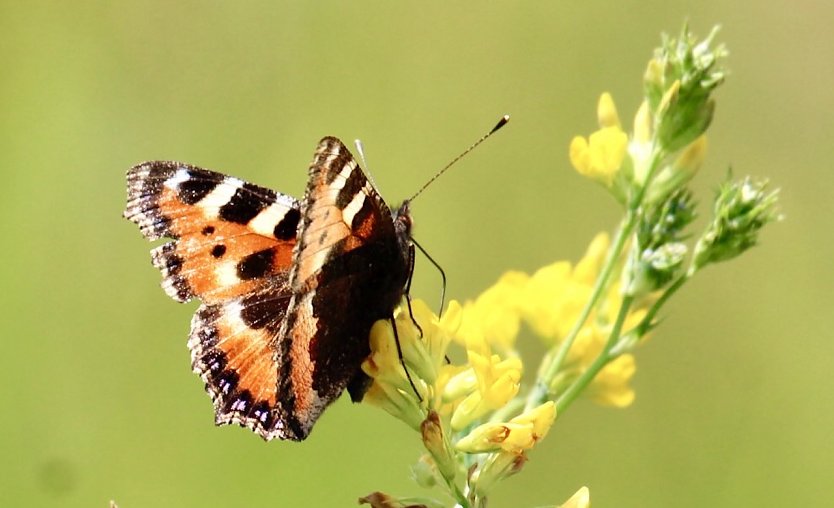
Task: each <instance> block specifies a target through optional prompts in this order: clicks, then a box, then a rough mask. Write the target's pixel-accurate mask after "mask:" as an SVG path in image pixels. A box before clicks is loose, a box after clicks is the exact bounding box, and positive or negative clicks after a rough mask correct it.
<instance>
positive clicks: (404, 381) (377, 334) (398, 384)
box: [362, 300, 460, 430]
mask: <svg viewBox="0 0 834 508" xmlns="http://www.w3.org/2000/svg"><path fill="white" fill-rule="evenodd" d="M411 309H412V311H413V314H414V319H415V320H416V321H417V322H418V323H419V325H420V328H421V329H422V336H421V334H420V330H418V329H417V327H416V326H415V324H414V322H413V321H412V316H411V314H410V313H409V311H408V307H406V306H404V307H402V308H401V309H400V310H399V312H398V313H397V315H396V318H395V323H396V326H397V336H396V337H395V336H394V330H393V328H392V327H391V323H390V322H389V321H387V320H380V321H377V322H376V323H374V325H373V327H372V328H371V334H370V339H369V340H370V346H371V354H370V356H368V358H367V359H365V361H364V362H362V370H363V371H364V372H365V374H367V375H368V376H369V377H371V378H372V379H373V383H372V384H371V387H370V388H369V389H368V391H367V393H366V394H365V397H364V399H363V400H364V401H366V402H368V403H370V404H373V405H376V406H379V407H381V408H382V409H384V410H385V411H387V412H389V413H391V414H392V415H394V416H396V417H397V418H399V419H401V420H403V421H404V422H406V423H407V424H408V425H409V426H410V427H412V428H414V429H417V430H419V429H420V424H421V423H422V422H423V420H424V419H425V417H426V414H427V413H426V411H427V409H430V408H431V407H430V406H431V405H433V404H434V403H435V401H437V400H439V396H438V394H437V392H436V384H437V382H438V380H439V378H441V377H442V375H441V374H442V371H443V370H444V369H443V367H445V358H446V350H447V348H448V345H449V342H450V341H451V337H450V334H449V330H451V329H454V328H456V326H457V324H456V322H457V321H459V316H460V311H459V305H458V304H457V302H451V303H450V304H449V309H450V311H449V312H448V313H447V314H448V316H447V317H444V319H442V320H440V319H438V318H437V316H435V315H434V313H432V312H431V310H429V308H428V306H427V305H426V304H425V303H424V302H423V301H422V300H414V301H412V303H411ZM397 339H399V344H400V348H401V349H402V359H400V355H399V352H398V350H397V342H396V341H397ZM403 362H404V363H405V364H406V366H407V367H408V374H406V371H405V369H403V365H402V364H403ZM409 378H410V381H409ZM412 382H413V386H412ZM415 389H416V390H417V393H415Z"/></svg>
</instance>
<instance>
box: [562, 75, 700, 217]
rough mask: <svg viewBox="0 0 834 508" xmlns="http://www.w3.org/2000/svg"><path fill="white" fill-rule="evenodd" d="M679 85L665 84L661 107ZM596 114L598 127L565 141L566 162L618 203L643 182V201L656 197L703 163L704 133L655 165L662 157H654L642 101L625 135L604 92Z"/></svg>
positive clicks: (652, 127) (652, 130) (651, 126)
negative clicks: (628, 132) (566, 146)
mask: <svg viewBox="0 0 834 508" xmlns="http://www.w3.org/2000/svg"><path fill="white" fill-rule="evenodd" d="M679 88H680V84H679V83H677V84H673V86H672V87H670V89H669V90H668V91H667V93H666V95H665V96H664V97H663V101H662V102H661V108H663V107H664V105H667V104H668V103H669V102H670V101H673V100H675V98H676V97H677V95H676V94H677V93H678V91H679ZM667 109H668V106H667ZM597 119H598V122H599V126H600V128H599V130H597V131H596V132H593V133H592V134H591V135H590V136H588V137H587V138H585V137H583V136H576V137H574V138H573V139H572V140H571V143H570V148H569V155H570V161H571V164H572V165H573V167H574V168H575V169H576V171H577V172H579V174H581V175H583V176H587V177H589V178H591V179H592V180H595V181H597V182H599V183H601V184H603V185H604V186H605V187H606V188H608V189H609V190H610V191H611V192H612V193H613V194H614V196H615V197H617V199H619V200H620V201H621V202H625V201H626V199H627V198H628V197H630V196H633V194H634V193H635V192H636V191H637V190H638V189H639V188H642V187H644V186H645V185H646V184H647V183H648V184H649V187H648V188H647V189H646V200H647V201H648V202H654V201H657V200H659V199H661V198H662V197H663V196H665V195H667V194H668V193H669V192H670V191H671V190H672V189H675V188H678V187H680V186H681V185H683V184H684V183H686V182H687V181H689V180H690V179H691V178H692V177H693V176H694V175H695V173H696V172H697V170H698V168H700V167H701V164H702V163H703V160H704V156H705V154H706V146H707V143H706V136H704V135H700V136H698V137H697V138H696V139H695V140H694V141H691V142H690V143H688V144H686V145H685V147H684V148H683V149H682V150H680V151H677V150H676V151H675V153H674V155H675V157H673V158H672V159H671V160H670V161H668V162H667V161H664V162H663V164H660V165H658V167H655V164H657V161H658V160H662V159H664V157H662V156H661V157H658V155H659V154H658V153H657V151H658V150H661V149H662V147H659V146H658V142H657V139H656V122H657V119H656V118H655V117H654V116H653V115H652V112H651V111H650V108H649V103H648V102H647V101H643V103H642V104H641V105H640V108H638V110H637V114H636V115H635V117H634V130H633V133H632V136H631V138H630V139H629V136H628V134H626V133H625V132H624V131H623V129H622V126H621V124H620V118H619V115H618V114H617V108H616V106H615V105H614V99H613V98H612V97H611V95H610V94H609V93H607V92H606V93H603V94H602V95H601V96H600V98H599V102H598V104H597ZM626 155H628V157H626ZM661 155H663V154H661Z"/></svg>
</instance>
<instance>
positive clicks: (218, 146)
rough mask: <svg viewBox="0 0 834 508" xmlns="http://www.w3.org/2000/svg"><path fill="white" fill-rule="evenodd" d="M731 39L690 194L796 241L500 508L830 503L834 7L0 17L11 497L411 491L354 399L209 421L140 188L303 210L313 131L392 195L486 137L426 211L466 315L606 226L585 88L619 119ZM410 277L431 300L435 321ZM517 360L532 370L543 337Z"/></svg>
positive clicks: (716, 283)
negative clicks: (259, 196)
mask: <svg viewBox="0 0 834 508" xmlns="http://www.w3.org/2000/svg"><path fill="white" fill-rule="evenodd" d="M685 19H688V20H689V21H690V24H691V26H692V29H693V30H694V31H695V32H696V33H698V34H700V35H702V36H703V35H706V34H707V33H708V32H709V30H710V28H711V27H712V25H713V24H715V23H720V24H722V25H723V30H722V32H721V35H720V40H723V41H724V42H726V43H727V44H728V46H729V48H730V50H731V58H730V60H729V62H728V65H729V67H730V68H731V70H732V74H731V75H730V78H729V80H728V82H727V83H726V85H725V86H723V87H722V88H721V89H720V91H719V93H718V96H717V97H718V110H717V115H716V118H715V122H714V125H713V127H712V129H711V136H710V151H709V155H708V158H707V162H706V164H705V166H704V168H703V170H702V172H701V173H700V174H699V175H698V177H697V180H696V181H695V183H694V187H695V189H696V191H697V192H698V193H699V197H700V199H701V201H702V203H706V202H708V201H709V200H710V198H711V196H712V190H713V189H714V188H715V186H716V185H717V183H718V182H719V181H720V180H721V178H722V177H723V176H724V174H725V171H726V169H727V167H728V166H729V165H732V166H733V168H734V170H735V171H736V173H737V174H748V173H749V174H755V175H760V176H769V177H771V178H772V181H773V182H774V183H775V184H776V185H777V186H780V187H782V188H783V194H782V198H783V210H784V211H785V213H786V216H787V220H786V221H784V222H782V223H780V224H778V225H775V226H773V227H770V228H768V230H767V231H765V233H764V235H763V241H762V245H761V246H760V247H758V248H756V249H755V250H753V251H751V252H750V253H749V255H746V256H744V257H743V258H742V259H741V260H739V261H737V262H733V263H732V264H727V265H721V266H717V267H712V268H710V269H708V270H707V271H706V272H704V273H703V274H702V276H699V277H698V278H697V279H696V280H695V281H694V282H693V283H692V284H691V285H689V286H688V287H686V288H685V290H684V291H683V292H682V293H681V294H680V295H679V297H677V298H676V299H675V300H674V301H673V302H672V304H671V305H670V306H669V308H668V309H667V312H666V317H667V319H666V320H665V322H664V323H663V326H662V327H661V328H660V330H659V331H658V333H657V334H656V335H655V337H654V338H653V339H652V341H650V342H649V343H648V344H647V345H646V347H644V348H643V349H642V350H641V351H640V352H639V355H638V373H637V376H636V378H635V379H634V386H635V387H636V390H637V400H636V402H635V404H634V405H633V407H631V408H629V409H627V410H615V409H608V408H600V407H595V406H593V405H592V404H590V403H587V402H583V403H579V404H576V405H575V406H573V407H572V408H571V410H570V411H569V412H567V413H565V414H564V415H562V417H561V418H560V420H559V421H558V422H557V424H556V426H555V427H554V430H553V431H552V433H551V434H550V435H549V436H548V438H547V440H546V441H544V442H543V443H542V445H541V446H540V448H538V449H537V450H535V452H534V453H533V454H532V455H531V460H530V462H529V463H528V464H527V466H526V468H525V471H524V472H523V473H522V474H521V475H519V476H517V477H515V478H513V479H511V480H510V481H507V482H505V483H504V484H503V485H502V486H501V487H500V488H499V489H498V491H497V492H496V494H495V496H494V498H493V503H492V505H494V506H496V507H500V506H536V505H542V504H547V503H560V502H562V501H563V500H565V499H566V498H567V497H568V496H570V495H571V494H572V493H573V492H574V491H575V490H576V489H577V488H579V487H580V486H582V485H587V486H589V487H590V489H591V496H592V500H593V503H594V506H596V507H606V506H610V507H614V506H616V507H670V506H674V507H703V506H726V507H735V506H803V505H804V506H823V505H827V504H829V503H830V502H831V501H832V499H834V495H832V493H831V477H832V473H834V438H832V428H834V383H832V376H831V371H832V365H834V361H832V355H834V340H832V339H834V335H833V334H832V332H831V325H830V319H831V316H832V314H831V304H832V297H831V291H832V286H834V284H833V283H834V277H832V275H833V274H834V269H832V260H834V241H832V226H834V221H832V217H834V214H832V212H831V206H832V203H834V199H832V198H834V191H832V186H833V185H834V176H832V167H831V166H832V163H831V160H832V155H834V149H832V146H834V145H832V141H831V138H832V135H834V120H833V119H834V115H832V112H834V108H832V105H834V93H832V83H833V82H834V37H833V36H832V35H831V19H834V4H831V3H826V2H803V1H797V2H760V1H752V0H747V1H740V2H718V1H700V2H680V1H671V2H670V1H666V0H664V1H660V0H651V1H643V2H600V1H590V2H566V1H553V2H541V1H522V2H506V3H503V4H496V3H483V2H440V1H430V2H419V3H401V2H384V1H377V2H351V3H341V2H316V3H313V2H310V3H302V2H297V3H283V2H254V1H253V2H239V3H233V2H227V3H221V2H194V1H186V2H164V1H148V2H47V1H35V2H13V1H5V2H2V4H0V174H2V181H1V182H2V183H0V189H2V190H0V196H2V199H0V223H2V238H3V240H2V242H3V243H2V245H3V253H2V260H3V262H2V263H0V276H2V279H0V280H2V287H3V290H2V292H0V299H2V305H0V313H2V314H0V327H2V331H1V332H0V334H1V335H2V357H3V366H2V368H0V407H2V412H3V417H2V420H1V421H0V456H2V459H0V506H4V507H5V506H9V507H13V506H15V507H16V506H39V507H40V506H65V507H76V506H77V507H94V506H101V507H103V506H106V503H107V502H108V500H109V499H116V500H117V501H118V502H119V503H120V506H121V507H123V508H138V507H156V508H160V507H176V508H184V507H190V506H200V507H211V506H270V507H275V506H354V505H355V501H356V498H357V497H358V496H360V495H364V494H366V493H368V492H370V491H373V490H383V491H386V492H391V493H395V494H401V495H404V494H419V493H423V492H422V491H421V489H420V488H419V487H417V486H416V485H415V484H413V483H412V482H411V480H410V479H409V464H410V463H411V462H412V460H413V459H415V458H416V457H417V455H418V453H419V452H420V445H419V442H418V441H417V439H416V436H415V435H414V434H413V433H412V432H411V431H410V430H409V429H407V428H406V427H405V426H404V425H403V424H401V423H400V422H398V421H396V420H394V419H393V418H390V417H387V415H385V414H383V413H382V412H380V411H378V410H377V409H375V408H371V407H367V406H362V405H359V406H353V405H351V404H350V403H349V402H348V401H347V400H341V401H339V402H338V403H337V404H335V405H334V407H333V408H332V409H331V410H330V411H328V412H327V413H326V414H325V415H324V417H323V418H322V419H321V420H320V421H319V423H318V425H317V426H316V429H315V432H314V433H313V434H312V436H311V438H310V439H309V440H308V441H307V442H304V443H301V444H298V443H282V442H272V443H268V444H267V443H264V442H262V441H261V440H260V439H258V438H257V437H255V436H254V435H252V434H251V433H249V432H248V431H246V430H243V429H239V428H230V427H225V428H220V429H217V428H215V427H214V426H213V425H212V410H211V406H210V402H209V399H208V397H207V396H206V395H205V393H204V392H203V388H202V383H201V382H200V381H199V379H198V378H197V377H196V376H194V375H193V374H192V373H191V372H190V368H189V356H188V351H187V349H186V347H185V340H186V336H187V333H188V327H189V320H190V316H191V314H192V312H193V310H194V308H195V306H196V304H190V305H178V304H176V303H174V302H173V301H171V300H170V299H168V298H167V297H166V296H165V295H164V293H163V292H162V291H161V290H160V288H159V274H158V273H157V272H156V270H154V269H153V267H151V265H150V262H149V256H148V250H149V248H150V247H151V245H150V244H148V243H147V242H145V241H144V240H143V239H142V238H141V237H140V234H139V232H138V230H137V228H136V227H135V226H134V225H132V224H130V223H128V222H127V221H125V220H123V219H122V218H121V216H120V215H121V211H122V208H123V206H124V199H125V190H124V172H125V170H126V169H127V168H128V167H130V166H132V165H133V164H135V163H137V162H139V161H143V160H147V159H174V160H182V161H188V162H191V163H194V164H198V165H201V166H204V167H208V168H213V169H217V170H221V171H224V172H227V173H232V174H235V175H237V176H239V177H243V178H246V179H248V180H251V181H253V182H256V183H259V184H262V185H267V186H270V187H273V188H275V189H280V190H281V191H284V192H287V193H291V194H295V195H300V194H301V192H302V190H303V188H304V184H305V177H306V168H307V165H308V164H309V161H310V159H311V157H312V152H313V149H314V147H315V145H316V143H317V141H318V139H319V138H321V137H322V136H324V135H336V136H339V137H341V138H343V139H345V140H353V139H355V138H361V139H362V140H363V141H364V143H365V147H366V152H367V155H368V159H369V163H370V165H371V170H372V172H373V176H374V178H375V180H376V182H377V184H378V186H379V188H380V189H381V192H382V194H383V195H384V196H385V197H386V199H388V200H389V202H392V203H396V202H397V201H398V200H399V199H402V198H404V197H407V196H409V195H410V194H411V193H412V192H414V191H415V190H416V189H417V188H418V186H420V185H421V184H422V183H423V182H425V181H426V180H427V179H428V178H429V177H430V176H431V175H433V174H434V172H435V171H436V170H437V169H439V168H440V167H442V166H443V165H444V164H445V163H446V162H447V161H448V160H450V159H451V158H452V157H453V156H454V155H456V154H457V153H458V152H460V151H461V150H462V149H464V148H465V147H466V146H468V145H469V143H470V142H472V141H473V140H474V139H476V138H477V137H478V136H479V135H481V134H482V133H483V132H485V131H486V130H487V129H489V128H490V127H491V126H492V125H493V123H494V122H495V121H496V120H497V119H498V117H499V116H500V115H502V114H504V113H510V114H512V116H513V119H512V121H511V123H510V125H509V126H508V127H507V128H505V130H504V131H502V132H501V133H500V134H498V135H497V136H496V137H495V138H494V139H492V140H490V141H489V142H488V143H487V144H486V145H484V146H483V147H481V148H479V149H478V150H477V151H475V152H474V153H472V154H471V155H469V156H468V157H467V158H466V159H465V160H464V161H463V162H461V163H460V164H459V165H458V166H457V167H456V168H455V169H454V170H453V171H451V172H450V173H449V174H447V175H445V176H444V177H443V178H442V179H441V180H439V181H438V182H437V183H436V184H435V185H433V186H432V187H431V188H430V189H429V190H428V191H427V192H426V193H425V194H424V195H422V196H421V198H420V199H419V200H418V201H417V202H415V203H414V207H413V210H414V216H415V220H416V223H417V226H416V235H417V238H418V239H419V241H420V242H421V243H422V244H423V245H424V246H426V247H427V248H428V249H429V250H430V252H431V253H432V255H433V256H434V257H435V258H436V259H438V260H440V262H441V263H442V265H443V267H444V268H445V270H446V271H447V273H448V275H449V284H448V290H449V294H450V295H451V296H453V297H455V298H459V299H465V298H467V297H472V296H474V295H476V294H477V293H478V292H479V291H480V290H482V289H483V288H485V287H486V286H488V285H489V284H491V283H492V281H494V280H495V279H496V278H497V277H498V275H499V274H500V273H501V272H503V271H504V270H507V269H510V268H514V269H522V270H527V271H533V270H535V269H536V268H537V267H540V266H542V265H544V264H546V263H549V262H551V261H553V260H555V259H557V258H564V259H576V258H578V257H579V256H580V255H581V253H582V252H583V250H584V248H585V246H586V244H587V242H588V241H589V240H590V239H591V238H592V236H593V235H594V234H595V233H596V232H597V231H601V230H610V229H612V228H613V227H614V225H615V224H616V221H617V220H618V218H619V209H618V207H617V205H616V204H615V203H614V202H613V201H612V200H611V199H610V198H609V197H608V196H607V194H606V193H605V192H604V191H603V190H602V189H601V188H600V187H598V186H596V185H595V184H594V183H592V182H590V181H587V180H584V179H582V178H581V177H579V176H578V175H577V174H575V172H574V171H573V170H572V169H571V168H570V165H569V162H568V158H567V146H568V142H569V140H570V138H571V137H572V136H573V135H574V134H580V133H581V134H587V133H589V132H591V131H592V130H593V129H595V127H596V122H595V107H596V100H597V97H598V96H599V94H600V93H601V92H603V91H606V90H607V91H610V92H612V93H613V95H614V98H615V100H616V101H617V104H618V106H619V109H620V113H621V116H622V117H623V118H624V119H626V120H625V121H626V122H628V121H629V120H628V119H629V118H630V117H631V116H632V115H633V112H634V110H635V108H636V107H637V105H638V104H639V101H640V97H641V84H640V79H641V75H642V72H643V69H644V66H645V63H646V61H647V59H648V58H649V56H650V54H651V50H652V49H653V48H654V47H655V46H657V44H658V41H659V34H660V32H662V31H666V32H671V33H677V32H678V31H679V29H680V26H681V24H682V22H683V21H684V20H685ZM438 288H439V281H438V276H437V273H436V272H435V271H434V270H433V269H432V268H431V267H430V266H429V265H428V264H427V263H425V262H422V263H421V264H420V266H418V272H417V282H416V288H415V294H416V295H417V296H422V297H424V298H426V299H428V300H429V301H436V298H437V292H438ZM525 347H526V349H527V352H528V353H529V354H530V355H534V354H538V353H540V352H541V350H542V348H541V347H540V346H538V345H536V344H531V345H529V346H525Z"/></svg>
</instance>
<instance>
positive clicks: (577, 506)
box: [559, 487, 591, 508]
mask: <svg viewBox="0 0 834 508" xmlns="http://www.w3.org/2000/svg"><path fill="white" fill-rule="evenodd" d="M559 508H591V492H590V491H589V490H588V487H582V488H581V489H579V490H577V491H576V494H574V495H572V496H571V498H570V499H568V500H567V501H566V502H565V504H563V505H561V506H560V507H559Z"/></svg>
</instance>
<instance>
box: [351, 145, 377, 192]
mask: <svg viewBox="0 0 834 508" xmlns="http://www.w3.org/2000/svg"><path fill="white" fill-rule="evenodd" d="M353 144H354V145H356V153H358V154H359V158H360V159H362V168H363V169H364V170H365V175H366V176H367V177H368V180H370V181H371V185H373V186H374V188H377V186H376V182H375V181H374V175H373V173H372V172H371V168H369V167H368V161H367V159H365V145H363V144H362V140H361V139H354V140H353Z"/></svg>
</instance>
